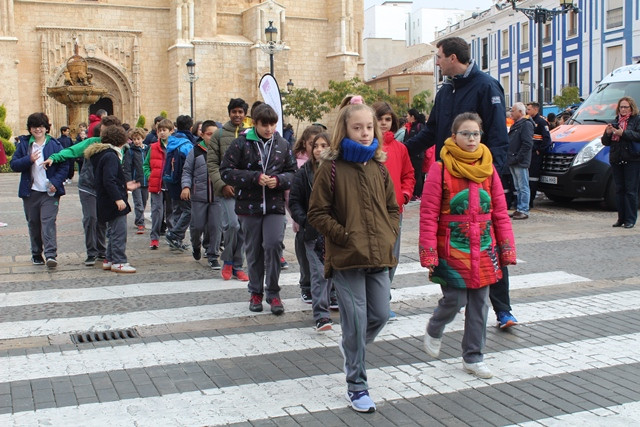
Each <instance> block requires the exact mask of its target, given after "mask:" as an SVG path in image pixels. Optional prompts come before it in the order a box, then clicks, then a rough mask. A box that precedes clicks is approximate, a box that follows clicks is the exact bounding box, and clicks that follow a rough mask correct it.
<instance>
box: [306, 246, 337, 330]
mask: <svg viewBox="0 0 640 427" xmlns="http://www.w3.org/2000/svg"><path fill="white" fill-rule="evenodd" d="M315 246H316V241H315V240H308V241H306V242H304V248H305V249H306V254H305V255H306V258H307V260H308V261H309V273H310V277H311V308H312V309H313V320H316V321H317V320H320V319H322V318H323V317H327V318H329V317H331V315H330V314H329V292H330V291H331V279H328V280H327V279H325V278H324V264H323V263H322V261H320V258H319V257H318V254H316V251H315V250H314V247H315Z"/></svg>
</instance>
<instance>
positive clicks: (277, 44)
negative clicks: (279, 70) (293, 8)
mask: <svg viewBox="0 0 640 427" xmlns="http://www.w3.org/2000/svg"><path fill="white" fill-rule="evenodd" d="M264 36H265V40H266V41H267V42H266V43H258V46H259V47H260V49H262V51H263V52H265V53H267V54H269V71H270V73H271V75H272V76H273V55H275V54H276V53H277V52H280V51H281V50H283V49H284V42H282V41H279V40H277V39H278V29H277V28H276V27H274V26H273V21H269V26H268V27H267V28H265V29H264ZM274 77H275V76H274Z"/></svg>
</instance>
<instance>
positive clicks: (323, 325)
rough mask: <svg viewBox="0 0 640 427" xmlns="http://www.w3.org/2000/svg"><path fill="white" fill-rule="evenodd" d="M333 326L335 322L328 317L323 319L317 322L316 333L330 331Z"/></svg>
mask: <svg viewBox="0 0 640 427" xmlns="http://www.w3.org/2000/svg"><path fill="white" fill-rule="evenodd" d="M332 326H333V321H332V320H331V319H329V318H328V317H323V318H322V319H318V321H317V322H316V331H318V332H322V331H330V330H331V328H332Z"/></svg>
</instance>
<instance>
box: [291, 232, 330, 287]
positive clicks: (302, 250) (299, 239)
mask: <svg viewBox="0 0 640 427" xmlns="http://www.w3.org/2000/svg"><path fill="white" fill-rule="evenodd" d="M294 244H295V245H294V248H295V251H296V258H297V259H298V265H299V266H300V282H299V283H300V290H307V291H308V290H310V289H311V271H310V266H309V260H308V259H307V249H306V244H305V241H304V230H300V231H298V232H297V233H296V237H295V239H294ZM323 276H324V273H323Z"/></svg>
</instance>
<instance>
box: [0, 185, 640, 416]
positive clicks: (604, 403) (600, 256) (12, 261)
mask: <svg viewBox="0 0 640 427" xmlns="http://www.w3.org/2000/svg"><path fill="white" fill-rule="evenodd" d="M17 186H18V175H16V174H0V197H1V199H0V200H2V202H1V206H2V209H1V210H0V221H2V222H6V223H8V224H9V225H8V227H5V228H0V242H1V243H0V247H1V249H2V250H1V251H0V307H1V310H0V425H2V426H11V425H15V426H31V425H54V426H74V425H78V426H86V425H96V426H101V425H110V426H121V425H122V426H127V425H136V426H146V425H149V426H164V425H166V426H173V425H188V426H204V425H207V426H212V425H221V424H237V425H247V426H248V425H265V426H266V425H303V426H323V427H326V426H341V425H350V426H361V425H365V426H366V425H375V426H380V425H402V426H412V425H429V426H439V425H446V426H461V425H471V426H483V425H514V424H516V425H535V426H539V425H563V426H564V425H581V426H591V425H607V426H617V425H620V426H623V425H624V426H626V425H637V424H638V420H640V388H639V387H638V384H640V356H638V348H640V332H638V331H640V310H639V309H638V307H639V306H640V268H639V267H638V265H640V255H639V249H640V237H639V234H638V230H637V229H631V230H626V229H619V228H612V227H611V224H612V223H613V222H614V220H615V214H614V213H611V212H607V211H604V210H603V209H602V208H601V207H600V205H599V203H596V202H578V203H573V204H571V205H554V204H552V203H551V202H549V201H548V200H545V199H539V201H538V203H537V205H536V208H535V209H533V210H532V211H531V217H530V219H528V220H526V221H520V222H515V223H514V231H515V234H516V240H517V248H518V258H519V263H518V265H517V266H514V267H513V268H510V272H511V288H512V290H511V298H512V305H513V313H514V314H515V316H516V317H518V319H519V320H520V321H521V324H520V325H518V326H516V327H514V328H511V329H510V330H506V331H505V330H500V329H498V328H496V327H495V323H494V317H493V314H490V319H489V327H488V330H487V343H486V349H485V353H486V357H485V361H486V362H487V364H488V365H489V367H490V368H491V370H492V371H493V373H494V377H493V378H491V379H488V380H483V379H477V378H475V377H472V376H470V375H469V374H467V373H465V372H464V371H463V370H462V366H461V352H460V341H461V338H462V326H463V320H462V317H463V315H464V314H461V315H460V316H458V317H459V318H457V319H456V320H455V321H454V322H453V323H452V324H450V325H449V326H448V327H447V329H446V332H445V335H444V338H443V347H442V351H441V355H440V358H439V359H433V358H431V357H430V356H428V355H427V354H426V353H425V351H424V350H423V348H422V338H423V334H424V328H425V324H426V321H427V319H428V318H429V316H430V314H431V312H432V311H433V308H434V307H435V305H436V303H437V300H438V298H439V295H440V290H439V288H438V287H437V286H436V285H434V284H429V282H428V280H427V276H426V274H425V273H424V270H423V269H422V268H421V267H420V266H419V263H418V262H417V261H418V258H417V250H416V248H417V230H418V220H417V218H418V213H419V212H418V211H419V204H418V203H411V204H410V205H409V206H408V207H407V210H406V212H405V215H404V225H403V244H402V256H401V260H400V261H401V264H400V266H399V269H398V273H397V276H396V279H395V281H394V284H393V288H394V289H393V290H392V296H393V299H392V309H393V310H394V311H395V312H396V313H397V314H398V320H396V321H393V322H389V324H388V325H387V326H386V327H385V329H384V330H383V332H382V333H381V334H380V336H379V337H378V339H377V340H376V341H375V342H374V343H373V344H371V345H370V346H369V347H368V348H367V363H368V366H367V370H368V375H369V383H370V387H371V388H370V392H371V396H372V398H373V399H374V400H375V401H376V402H377V405H378V411H377V412H375V413H374V414H359V413H356V412H354V411H353V410H351V409H350V408H348V406H347V402H346V400H345V398H344V391H345V390H346V387H345V382H344V374H343V373H342V357H341V356H340V352H339V350H338V347H337V343H338V340H339V339H340V327H339V314H338V313H337V312H336V313H334V315H333V320H334V322H336V325H335V327H334V330H333V331H329V332H325V333H317V332H315V331H314V329H313V321H312V316H311V310H310V306H308V305H306V304H304V303H302V301H301V300H300V298H299V290H298V286H297V284H298V273H297V263H296V260H295V255H294V254H293V241H292V237H293V234H292V231H291V229H290V227H289V228H288V229H287V233H286V241H285V244H286V249H285V257H286V258H287V260H288V261H289V263H290V265H291V268H290V269H289V270H285V271H283V273H282V276H281V279H282V280H281V285H282V288H283V291H282V297H283V298H284V305H285V308H286V313H285V314H284V315H283V316H280V317H276V316H273V315H271V314H269V313H268V305H267V307H266V308H267V311H266V312H264V313H260V314H255V313H251V312H249V310H248V294H247V290H246V284H245V283H241V282H239V281H236V280H230V281H224V280H222V279H221V278H220V276H219V272H217V271H213V270H211V269H209V268H208V267H207V266H206V262H203V261H199V262H197V261H194V260H193V258H192V257H191V253H190V251H187V252H185V253H176V252H172V251H170V250H169V249H168V247H167V245H166V244H164V242H163V241H161V247H160V249H159V250H157V251H150V250H149V248H148V245H149V236H148V234H144V235H136V234H135V231H134V229H133V223H132V221H131V218H129V220H130V230H131V233H130V234H129V236H128V244H127V253H128V255H129V258H130V262H131V263H132V264H133V265H134V266H135V267H137V269H138V272H137V273H136V274H131V275H118V274H116V273H111V272H104V271H102V270H101V269H100V268H99V267H97V266H96V267H85V266H84V264H83V260H84V258H85V253H84V243H83V242H84V240H83V233H82V226H81V210H80V203H79V200H78V195H77V188H76V186H75V184H71V185H70V186H68V188H67V191H68V195H67V196H65V197H63V198H62V201H61V204H60V214H59V216H58V244H59V248H58V253H59V256H58V260H59V263H60V264H59V267H58V268H57V269H56V270H55V271H48V270H47V269H46V268H43V267H38V266H33V265H31V262H30V254H29V240H28V237H27V227H26V222H25V219H24V214H23V211H22V202H21V200H20V199H18V197H17V195H16V194H17ZM115 330H131V332H133V333H135V335H136V336H134V337H130V338H126V339H118V340H109V341H105V340H101V341H94V342H85V343H79V344H75V343H74V342H73V341H72V336H75V335H76V334H78V333H88V332H95V333H97V332H102V331H115ZM83 337H84V339H85V340H86V337H87V335H83ZM93 338H95V336H94V337H93ZM101 338H103V337H101Z"/></svg>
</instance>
